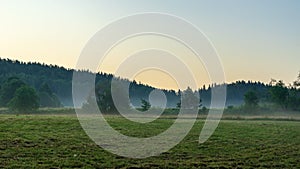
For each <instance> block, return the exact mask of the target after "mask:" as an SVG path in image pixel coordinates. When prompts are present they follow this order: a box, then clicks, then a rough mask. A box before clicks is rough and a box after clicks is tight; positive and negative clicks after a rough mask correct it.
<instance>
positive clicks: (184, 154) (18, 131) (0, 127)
mask: <svg viewBox="0 0 300 169" xmlns="http://www.w3.org/2000/svg"><path fill="white" fill-rule="evenodd" d="M106 119H107V121H108V122H109V123H110V124H111V126H113V127H114V128H115V129H116V130H118V131H120V132H121V133H123V134H126V135H131V136H138V137H149V136H151V135H155V134H158V133H160V132H162V131H164V130H165V129H167V128H168V127H169V126H170V125H172V123H173V121H174V119H175V118H172V117H170V116H165V117H161V118H159V119H157V120H155V121H153V122H151V123H149V124H146V125H142V124H138V123H133V122H130V121H128V120H126V119H124V118H122V117H120V116H106ZM203 124H204V119H198V120H197V121H196V123H195V125H194V127H193V128H192V130H191V131H190V133H189V134H188V135H187V136H186V137H185V139H184V140H183V141H181V142H180V144H178V145H177V146H175V147H174V148H172V149H171V150H169V151H168V152H165V153H162V154H161V155H159V156H154V157H149V158H146V159H131V158H125V157H120V156H117V155H114V154H111V153H110V152H107V151H105V150H104V149H102V148H101V147H100V146H98V145H96V144H95V143H94V142H93V141H92V140H91V139H90V138H89V137H88V136H87V135H86V134H85V132H84V130H83V129H82V128H81V126H80V124H79V121H78V119H77V117H76V116H75V115H74V114H66V113H62V114H57V115H47V114H46V115H45V114H44V115H42V114H31V115H17V114H10V115H8V114H1V115H0V168H300V121H297V120H288V119H277V120H274V119H268V118H260V119H259V118H257V119H242V118H237V119H234V118H231V119H230V118H224V119H223V120H222V121H221V122H220V124H219V126H218V128H217V129H216V131H215V132H214V134H213V135H212V136H211V137H210V138H209V140H208V141H207V142H205V143H203V144H198V138H199V133H200V131H201V129H202V126H203Z"/></svg>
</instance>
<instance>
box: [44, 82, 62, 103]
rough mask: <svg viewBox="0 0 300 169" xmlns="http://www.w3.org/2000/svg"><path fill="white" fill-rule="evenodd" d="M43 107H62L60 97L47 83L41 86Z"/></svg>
mask: <svg viewBox="0 0 300 169" xmlns="http://www.w3.org/2000/svg"><path fill="white" fill-rule="evenodd" d="M38 95H39V98H40V106H41V107H61V106H62V104H61V103H60V101H59V99H58V97H57V96H56V95H55V94H54V93H53V92H52V90H51V89H50V87H49V86H48V84H47V83H44V84H42V85H41V87H40V89H39V92H38Z"/></svg>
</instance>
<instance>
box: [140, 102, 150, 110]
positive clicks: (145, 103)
mask: <svg viewBox="0 0 300 169" xmlns="http://www.w3.org/2000/svg"><path fill="white" fill-rule="evenodd" d="M141 104H142V105H141V107H142V111H147V110H149V109H150V107H151V104H150V103H149V102H148V101H147V100H145V99H141Z"/></svg>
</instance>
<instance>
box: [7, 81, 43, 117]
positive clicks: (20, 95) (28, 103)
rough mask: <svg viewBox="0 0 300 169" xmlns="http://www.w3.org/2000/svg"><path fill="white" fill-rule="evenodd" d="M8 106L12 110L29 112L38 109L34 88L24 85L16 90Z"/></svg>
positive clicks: (37, 99)
mask: <svg viewBox="0 0 300 169" xmlns="http://www.w3.org/2000/svg"><path fill="white" fill-rule="evenodd" d="M8 104H9V107H10V108H11V109H12V110H17V111H18V112H30V111H34V110H36V109H38V108H39V98H38V95H37V93H36V91H35V90H34V88H32V87H29V86H26V85H25V86H22V87H20V88H19V89H17V91H16V92H15V95H14V97H13V98H12V99H11V101H10V102H9V103H8Z"/></svg>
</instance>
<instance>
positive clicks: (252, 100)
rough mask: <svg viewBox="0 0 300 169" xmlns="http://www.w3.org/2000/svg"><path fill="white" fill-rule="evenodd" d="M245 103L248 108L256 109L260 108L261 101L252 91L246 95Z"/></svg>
mask: <svg viewBox="0 0 300 169" xmlns="http://www.w3.org/2000/svg"><path fill="white" fill-rule="evenodd" d="M244 101H245V106H246V107H247V108H255V107H257V106H258V102H259V99H258V97H257V94H256V93H255V92H254V91H252V90H250V91H248V92H247V93H245V95H244Z"/></svg>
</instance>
